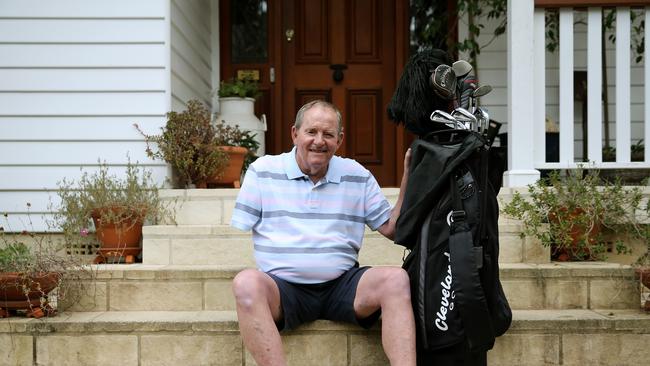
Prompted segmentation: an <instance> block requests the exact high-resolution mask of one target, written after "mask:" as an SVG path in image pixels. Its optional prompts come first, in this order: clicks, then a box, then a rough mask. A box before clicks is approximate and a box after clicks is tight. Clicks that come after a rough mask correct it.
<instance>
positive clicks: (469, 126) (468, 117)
mask: <svg viewBox="0 0 650 366" xmlns="http://www.w3.org/2000/svg"><path fill="white" fill-rule="evenodd" d="M451 116H452V117H454V118H455V119H456V120H457V121H459V122H460V123H462V124H463V125H464V126H465V129H466V130H475V129H476V124H477V120H476V117H474V115H473V114H471V113H469V111H467V109H464V108H456V109H454V110H453V112H451Z"/></svg>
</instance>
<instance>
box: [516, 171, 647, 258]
mask: <svg viewBox="0 0 650 366" xmlns="http://www.w3.org/2000/svg"><path fill="white" fill-rule="evenodd" d="M528 195H529V197H528V198H524V197H523V196H522V195H521V194H519V193H518V192H517V193H515V194H514V196H513V199H512V200H511V201H510V202H509V203H507V204H506V205H505V206H504V207H503V212H504V213H505V214H506V215H508V216H510V217H514V218H516V219H519V220H522V222H523V227H524V229H523V233H522V235H530V236H533V237H536V238H537V239H539V240H540V241H541V243H542V244H543V245H545V246H550V247H551V258H552V259H554V260H602V259H604V258H605V256H606V253H607V250H608V248H609V242H608V240H607V238H606V236H605V233H607V232H612V231H614V230H615V232H616V233H617V239H616V241H615V242H614V248H615V250H616V251H617V252H618V253H626V252H629V250H630V249H629V246H628V245H627V244H626V243H625V242H624V241H623V238H625V236H626V235H627V236H628V237H634V238H641V239H643V240H647V239H648V237H649V236H648V232H647V229H646V228H645V227H644V226H643V225H642V223H641V221H640V218H639V217H638V216H637V215H638V212H639V211H640V210H641V211H642V210H643V207H642V198H643V194H642V193H641V191H640V189H638V187H623V186H622V185H621V184H620V182H614V183H611V182H603V181H601V180H600V179H599V177H598V173H597V172H595V171H593V170H592V171H589V172H585V171H584V170H582V169H578V170H575V171H567V172H566V174H565V175H563V176H561V175H560V173H559V172H558V171H554V172H551V174H550V175H549V177H548V178H547V179H540V180H539V181H538V182H536V183H535V184H533V185H529V186H528ZM646 212H647V208H646Z"/></svg>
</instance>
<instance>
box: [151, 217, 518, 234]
mask: <svg viewBox="0 0 650 366" xmlns="http://www.w3.org/2000/svg"><path fill="white" fill-rule="evenodd" d="M499 231H500V232H501V233H514V232H516V233H519V232H521V231H522V224H521V222H520V221H516V220H511V219H504V220H500V222H499ZM142 233H143V235H145V236H152V237H155V236H162V235H165V236H168V235H174V236H181V235H182V236H187V235H191V236H225V237H229V236H237V237H240V236H246V237H250V236H251V233H250V231H241V230H239V229H236V228H233V227H232V226H230V225H229V224H192V225H190V224H179V225H145V226H143V227H142ZM364 235H366V236H368V235H376V236H381V234H379V232H377V231H372V230H370V229H369V228H368V227H366V228H365V232H364Z"/></svg>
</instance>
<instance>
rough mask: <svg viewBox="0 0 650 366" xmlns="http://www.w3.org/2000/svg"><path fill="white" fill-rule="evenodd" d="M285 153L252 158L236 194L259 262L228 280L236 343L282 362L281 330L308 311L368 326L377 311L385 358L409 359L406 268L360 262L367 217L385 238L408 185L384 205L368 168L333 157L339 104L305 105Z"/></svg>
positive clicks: (239, 224) (236, 219)
mask: <svg viewBox="0 0 650 366" xmlns="http://www.w3.org/2000/svg"><path fill="white" fill-rule="evenodd" d="M291 135H292V138H293V143H294V145H295V147H294V148H293V149H292V150H291V152H288V153H284V154H281V155H276V156H264V157H261V158H260V159H258V160H257V161H256V162H255V163H253V164H252V165H251V166H250V168H249V169H248V172H247V173H246V178H245V179H244V183H243V185H242V187H241V190H240V192H239V196H238V197H237V203H236V205H235V210H234V212H233V216H232V226H234V227H236V228H238V229H241V230H245V231H247V230H251V229H252V230H253V243H254V253H255V260H256V262H257V266H258V269H257V270H254V269H247V270H244V271H242V272H240V273H239V274H237V276H236V277H235V279H234V280H233V292H234V295H235V299H236V303H237V316H238V319H239V327H240V331H241V335H242V338H243V341H244V345H245V346H246V348H247V349H248V350H249V351H250V353H251V354H252V355H253V358H255V361H256V362H257V364H258V365H285V364H286V359H285V355H284V352H283V349H282V340H281V337H280V333H279V331H280V330H288V329H293V328H295V327H297V326H298V325H300V324H302V323H305V322H308V321H313V320H316V319H330V320H336V321H345V322H350V323H354V324H359V325H361V326H363V327H366V328H368V327H370V326H372V324H373V323H374V322H375V321H376V320H377V319H378V318H379V316H380V314H381V317H382V344H383V347H384V351H385V352H386V355H387V356H388V359H389V360H390V362H391V365H409V366H412V365H415V357H416V354H415V325H414V320H413V312H412V310H411V309H412V308H411V296H410V287H409V279H408V275H407V274H406V272H405V271H404V270H402V269H401V268H399V267H375V268H371V267H362V268H359V265H358V262H357V259H358V253H359V250H360V249H361V243H362V240H363V233H364V228H365V225H368V226H369V227H370V228H371V229H372V230H377V231H379V232H380V233H381V234H382V235H384V236H386V237H387V238H389V239H392V237H393V234H394V231H395V222H396V221H397V217H398V216H399V211H400V207H401V204H402V198H403V188H404V187H405V185H406V180H407V174H408V163H409V159H410V151H408V152H407V153H406V156H405V158H404V170H405V172H404V176H403V177H402V183H401V187H400V195H399V198H398V200H397V203H396V204H395V207H393V208H392V209H391V207H390V205H389V204H388V201H387V200H386V198H385V197H384V196H383V194H382V193H381V190H380V188H379V185H378V184H377V181H376V180H375V178H374V177H373V176H372V174H371V173H370V172H369V171H368V170H367V169H365V168H364V167H362V166H361V165H360V164H359V163H357V162H355V161H354V160H351V159H345V158H341V157H338V156H335V155H334V153H335V152H336V150H337V149H338V147H339V146H341V143H342V141H343V127H342V121H341V113H340V112H339V110H338V109H337V108H336V107H335V106H334V105H332V104H330V103H328V102H325V101H322V100H320V101H313V102H310V103H307V104H305V105H304V106H303V107H302V108H301V109H300V110H299V111H298V114H297V116H296V121H295V124H294V126H293V127H292V129H291Z"/></svg>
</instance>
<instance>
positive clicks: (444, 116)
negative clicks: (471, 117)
mask: <svg viewBox="0 0 650 366" xmlns="http://www.w3.org/2000/svg"><path fill="white" fill-rule="evenodd" d="M430 119H431V121H432V122H436V123H443V124H445V125H446V126H448V127H451V128H454V129H465V125H463V124H462V123H460V122H459V121H458V120H456V118H454V117H453V116H452V115H451V114H449V113H447V112H445V111H441V110H435V111H433V113H431V116H430Z"/></svg>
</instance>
